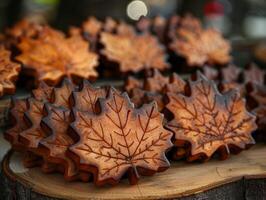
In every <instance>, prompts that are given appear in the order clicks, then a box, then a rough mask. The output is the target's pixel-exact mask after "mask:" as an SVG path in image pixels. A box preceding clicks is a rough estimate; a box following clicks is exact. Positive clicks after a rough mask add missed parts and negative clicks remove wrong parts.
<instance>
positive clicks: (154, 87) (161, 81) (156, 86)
mask: <svg viewBox="0 0 266 200" xmlns="http://www.w3.org/2000/svg"><path fill="white" fill-rule="evenodd" d="M167 83H169V77H167V76H163V75H162V74H161V73H160V72H159V71H158V70H154V71H153V75H152V76H151V77H147V78H146V79H145V80H144V86H143V88H144V90H148V91H150V92H159V91H161V90H162V88H163V87H164V86H165V85H166V84H167Z"/></svg>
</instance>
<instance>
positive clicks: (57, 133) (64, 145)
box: [40, 103, 78, 180]
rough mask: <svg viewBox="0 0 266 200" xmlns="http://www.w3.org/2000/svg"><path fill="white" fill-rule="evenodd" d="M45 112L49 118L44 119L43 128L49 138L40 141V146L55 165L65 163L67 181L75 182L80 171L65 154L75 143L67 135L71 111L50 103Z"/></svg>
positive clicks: (46, 105)
mask: <svg viewBox="0 0 266 200" xmlns="http://www.w3.org/2000/svg"><path fill="white" fill-rule="evenodd" d="M45 110H46V113H47V116H46V117H45V118H43V119H42V122H41V126H42V128H43V130H44V132H46V134H47V135H49V136H48V137H45V138H43V139H42V140H41V141H40V146H41V148H43V149H44V152H45V153H44V154H43V155H45V158H46V159H47V160H52V161H53V163H58V164H62V162H63V166H64V169H65V170H64V177H65V179H66V180H73V179H75V178H77V176H78V170H77V168H76V166H75V163H74V162H73V161H72V160H71V159H70V158H68V157H67V156H66V154H65V153H66V151H67V149H68V147H69V146H70V145H72V144H73V143H74V141H73V140H72V138H71V137H70V136H69V135H68V133H67V129H68V125H69V123H70V118H69V113H70V110H69V109H65V108H63V107H56V106H53V105H52V104H48V103H47V104H45Z"/></svg>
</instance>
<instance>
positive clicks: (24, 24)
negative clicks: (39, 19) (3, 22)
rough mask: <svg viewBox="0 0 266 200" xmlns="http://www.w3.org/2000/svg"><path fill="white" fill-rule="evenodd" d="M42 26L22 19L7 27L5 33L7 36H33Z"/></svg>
mask: <svg viewBox="0 0 266 200" xmlns="http://www.w3.org/2000/svg"><path fill="white" fill-rule="evenodd" d="M41 28H42V26H41V25H39V24H37V23H34V22H31V21H29V20H28V19H22V20H20V21H19V22H17V23H16V24H15V25H14V26H13V27H11V28H8V29H7V30H6V31H5V33H6V35H8V37H13V38H16V39H18V38H21V37H33V36H35V35H36V34H37V33H38V31H40V30H41Z"/></svg>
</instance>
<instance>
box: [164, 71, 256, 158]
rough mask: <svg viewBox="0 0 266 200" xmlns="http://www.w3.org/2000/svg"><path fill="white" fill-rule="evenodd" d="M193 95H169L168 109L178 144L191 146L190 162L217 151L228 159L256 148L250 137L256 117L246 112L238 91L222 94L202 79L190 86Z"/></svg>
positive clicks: (199, 76)
mask: <svg viewBox="0 0 266 200" xmlns="http://www.w3.org/2000/svg"><path fill="white" fill-rule="evenodd" d="M190 89H191V95H190V96H184V95H182V94H177V95H175V94H168V97H169V99H170V102H169V104H168V105H166V107H167V108H168V109H169V110H170V111H171V112H172V114H173V115H174V119H173V120H172V121H170V123H169V124H168V125H167V127H168V128H169V129H171V130H172V131H173V132H174V133H175V140H176V144H178V141H188V142H190V143H191V155H190V157H189V158H188V159H189V160H191V161H192V160H195V159H200V158H203V159H208V158H210V157H211V156H212V155H213V154H214V152H216V151H217V150H218V152H219V153H220V155H221V158H222V159H225V158H226V157H227V156H228V154H229V153H230V150H231V152H233V153H234V151H235V150H237V152H239V151H240V150H241V149H245V148H246V147H248V146H249V145H252V144H254V140H253V138H252V136H251V133H252V131H254V130H255V129H256V128H257V127H256V123H255V116H253V115H252V114H251V113H249V112H247V110H246V108H245V101H244V99H242V98H240V97H239V93H238V92H237V91H235V90H232V91H231V92H228V93H226V94H224V95H222V94H220V93H219V92H218V90H217V88H216V87H215V85H214V83H213V82H212V81H209V80H207V79H206V78H205V77H204V76H203V75H201V74H199V75H198V80H197V81H195V82H190Z"/></svg>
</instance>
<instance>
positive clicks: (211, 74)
mask: <svg viewBox="0 0 266 200" xmlns="http://www.w3.org/2000/svg"><path fill="white" fill-rule="evenodd" d="M222 70H223V69H222ZM202 73H203V74H204V76H206V78H208V79H210V80H217V79H218V77H219V72H218V70H217V69H215V68H213V67H210V66H208V65H205V66H204V67H203V68H202Z"/></svg>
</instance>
